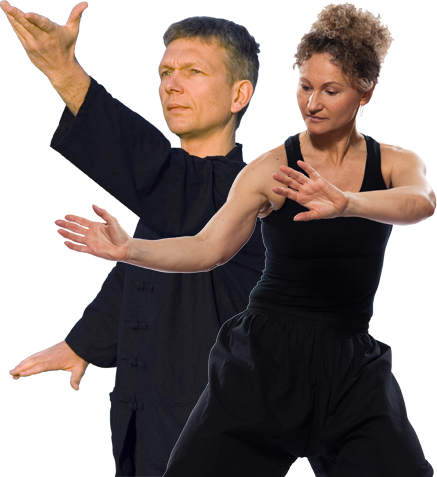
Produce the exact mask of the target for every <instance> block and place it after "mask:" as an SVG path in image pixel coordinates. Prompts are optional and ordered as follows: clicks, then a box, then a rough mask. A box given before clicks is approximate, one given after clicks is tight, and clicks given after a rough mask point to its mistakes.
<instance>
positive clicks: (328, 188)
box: [273, 146, 436, 225]
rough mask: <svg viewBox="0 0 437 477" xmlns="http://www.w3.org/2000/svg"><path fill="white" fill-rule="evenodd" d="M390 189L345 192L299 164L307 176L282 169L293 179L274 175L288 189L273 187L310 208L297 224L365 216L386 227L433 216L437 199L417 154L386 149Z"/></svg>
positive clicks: (288, 169)
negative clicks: (386, 225)
mask: <svg viewBox="0 0 437 477" xmlns="http://www.w3.org/2000/svg"><path fill="white" fill-rule="evenodd" d="M382 151H384V154H385V158H384V160H385V161H387V163H388V165H389V168H390V172H389V179H390V186H389V187H390V188H389V189H387V190H377V191H371V192H347V191H345V192H342V191H341V190H339V189H337V188H336V187H334V186H333V185H332V184H330V183H329V182H328V181H326V180H325V179H323V178H322V177H321V176H320V175H319V174H318V173H317V172H316V171H315V170H314V169H313V168H312V167H311V166H309V165H308V164H306V163H305V162H302V161H299V166H300V167H301V168H302V169H303V170H304V171H305V172H307V174H308V175H309V178H308V177H306V176H305V175H304V174H302V173H300V172H297V171H295V170H294V169H290V168H289V167H284V166H283V167H281V171H282V172H284V173H285V174H287V175H288V176H290V177H287V176H283V175H280V174H274V179H275V180H276V181H278V182H281V183H283V184H285V185H287V186H289V188H282V187H274V188H273V192H275V193H276V194H279V195H283V196H285V197H288V198H289V199H292V200H295V201H297V202H299V203H300V204H301V205H303V206H304V207H307V208H308V209H309V211H308V212H302V213H300V214H297V215H296V217H295V219H294V220H296V221H307V220H317V219H328V218H335V217H362V218H365V219H370V220H374V221H375V222H382V223H386V224H397V225H407V224H414V223H417V222H420V221H421V220H424V219H426V218H428V217H430V216H431V215H433V213H434V210H435V207H436V197H435V194H434V191H433V190H432V188H431V186H430V184H429V182H428V181H427V180H426V177H425V175H426V168H425V164H424V163H423V161H422V160H421V159H420V158H419V156H417V154H415V153H413V152H411V151H406V150H402V149H399V148H394V147H392V146H386V147H384V148H381V152H382Z"/></svg>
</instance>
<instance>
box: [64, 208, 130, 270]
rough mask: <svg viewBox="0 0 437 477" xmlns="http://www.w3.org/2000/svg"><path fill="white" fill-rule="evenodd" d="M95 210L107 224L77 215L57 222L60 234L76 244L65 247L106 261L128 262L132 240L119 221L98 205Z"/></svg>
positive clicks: (68, 244) (67, 243)
mask: <svg viewBox="0 0 437 477" xmlns="http://www.w3.org/2000/svg"><path fill="white" fill-rule="evenodd" d="M93 209H94V212H95V213H96V214H97V215H98V216H99V217H101V218H102V219H103V220H105V222H106V223H105V224H102V223H100V222H92V221H91V220H87V219H84V218H82V217H77V216H76V215H66V216H65V219H66V220H56V221H55V224H56V225H58V226H59V227H62V229H59V230H58V232H59V234H60V235H62V236H63V237H64V238H66V239H69V240H71V241H72V242H76V243H72V242H64V243H65V245H66V246H67V247H68V248H69V249H71V250H75V251H76V252H85V253H90V254H91V255H95V256H96V257H100V258H104V259H106V260H115V261H119V262H123V261H126V260H127V258H128V252H129V248H130V244H131V240H132V238H131V237H130V236H129V235H128V234H127V233H126V232H125V231H124V230H123V229H122V228H121V226H120V224H119V223H118V221H117V219H116V218H115V217H112V215H110V214H108V212H106V210H104V209H100V208H99V207H97V206H96V205H93ZM67 221H68V222H67ZM64 229H67V230H64ZM69 230H71V232H69ZM73 232H75V233H73ZM77 244H83V245H77Z"/></svg>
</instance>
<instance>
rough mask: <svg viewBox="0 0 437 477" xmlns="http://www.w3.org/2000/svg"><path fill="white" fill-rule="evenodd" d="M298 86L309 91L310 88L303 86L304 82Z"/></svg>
mask: <svg viewBox="0 0 437 477" xmlns="http://www.w3.org/2000/svg"><path fill="white" fill-rule="evenodd" d="M300 87H301V88H302V89H303V90H304V91H309V90H310V89H311V88H310V87H309V86H305V85H304V84H301V85H300Z"/></svg>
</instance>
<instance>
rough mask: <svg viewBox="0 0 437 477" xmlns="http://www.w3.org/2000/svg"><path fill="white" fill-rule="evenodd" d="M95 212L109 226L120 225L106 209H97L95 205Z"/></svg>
mask: <svg viewBox="0 0 437 477" xmlns="http://www.w3.org/2000/svg"><path fill="white" fill-rule="evenodd" d="M93 210H94V212H95V213H96V214H97V215H98V216H99V217H101V218H102V219H103V220H104V221H105V222H106V223H107V224H108V225H111V224H118V220H117V219H116V218H115V217H114V216H113V215H111V214H110V213H109V212H107V211H106V210H105V209H101V208H100V207H97V205H93Z"/></svg>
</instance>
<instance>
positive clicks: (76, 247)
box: [64, 242, 90, 253]
mask: <svg viewBox="0 0 437 477" xmlns="http://www.w3.org/2000/svg"><path fill="white" fill-rule="evenodd" d="M64 244H65V245H66V246H67V247H68V248H69V249H70V250H74V251H76V252H84V253H90V251H89V250H88V247H87V246H85V245H77V244H75V243H73V242H64Z"/></svg>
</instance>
